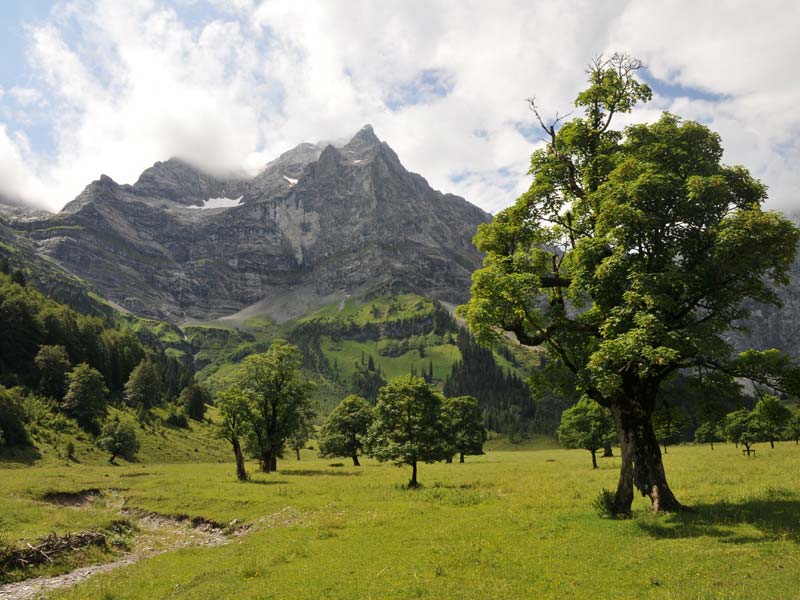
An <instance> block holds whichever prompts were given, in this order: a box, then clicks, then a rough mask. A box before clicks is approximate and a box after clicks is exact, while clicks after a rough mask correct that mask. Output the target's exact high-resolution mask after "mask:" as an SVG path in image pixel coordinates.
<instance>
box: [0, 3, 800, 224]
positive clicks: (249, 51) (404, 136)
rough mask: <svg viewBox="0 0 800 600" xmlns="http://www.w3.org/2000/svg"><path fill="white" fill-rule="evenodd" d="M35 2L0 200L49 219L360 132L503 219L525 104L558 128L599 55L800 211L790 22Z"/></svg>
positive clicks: (3, 136)
mask: <svg viewBox="0 0 800 600" xmlns="http://www.w3.org/2000/svg"><path fill="white" fill-rule="evenodd" d="M711 4H712V3H698V2H696V1H687V0H670V1H667V2H662V3H658V4H655V3H652V2H645V1H637V0H609V1H608V2H602V3H597V2H592V1H590V0H569V1H567V0H564V1H559V0H539V1H535V0H534V1H531V0H504V1H502V2H496V3H487V2H481V1H480V0H463V1H461V2H458V3H452V2H446V1H444V0H442V1H439V0H404V1H402V2H401V1H399V0H397V1H394V0H387V1H386V2H380V3H378V2H371V1H369V0H352V1H351V2H347V3H332V2H327V1H324V0H318V1H315V0H308V1H301V0H293V1H286V0H270V1H260V0H259V1H257V0H174V1H168V0H129V1H126V2H120V1H118V0H59V1H51V2H45V1H43V0H27V1H19V2H14V1H10V2H3V3H0V24H2V31H1V32H0V34H2V35H0V50H2V52H3V57H4V59H3V61H0V194H1V195H4V196H7V197H12V198H16V199H21V200H24V201H27V202H31V203H35V204H38V205H40V206H46V207H48V208H50V209H51V210H57V209H59V208H60V207H61V206H63V204H64V203H66V202H67V201H69V200H70V199H71V198H73V197H74V196H75V195H77V194H78V193H79V192H80V191H81V189H82V188H83V187H84V186H85V185H86V184H87V183H88V182H89V181H91V180H93V179H96V178H97V177H98V176H99V175H100V174H101V173H106V174H108V175H110V176H111V177H113V178H114V179H115V180H117V181H119V182H123V183H124V182H131V181H134V180H135V179H136V177H137V176H138V174H139V173H140V172H141V171H142V170H143V169H144V168H146V167H147V166H149V165H150V164H152V163H153V162H155V161H157V160H164V159H166V158H168V157H170V156H181V157H183V158H185V159H187V160H189V161H191V162H194V163H195V164H197V165H198V166H201V167H203V168H205V169H207V170H209V171H212V172H216V171H220V172H222V171H225V172H228V171H232V170H233V171H245V172H248V173H255V172H257V171H258V169H259V168H261V167H262V166H263V165H264V164H265V163H266V162H268V161H269V160H270V159H271V158H274V157H275V156H276V155H277V154H279V153H280V152H282V151H284V150H286V149H288V148H290V147H292V146H294V145H296V144H298V143H300V142H303V141H317V140H337V139H342V138H346V137H348V136H350V135H352V134H353V133H354V132H356V131H357V130H358V129H359V128H360V127H361V126H362V125H363V124H365V123H372V124H373V126H374V128H375V131H376V133H377V135H378V136H379V137H381V138H382V139H385V140H386V141H388V142H389V143H390V144H391V145H392V147H393V148H395V150H396V151H397V152H398V154H399V156H400V158H401V160H402V161H403V162H404V164H406V166H407V167H408V168H410V169H412V170H414V171H417V172H420V173H421V174H423V175H424V176H425V177H426V178H427V179H428V180H429V181H430V182H431V183H432V184H433V185H434V186H435V187H437V188H439V189H442V190H443V191H448V192H453V193H457V194H460V195H463V196H464V197H466V198H467V199H469V200H470V201H472V202H474V203H476V204H478V205H480V206H481V207H483V208H484V209H486V210H489V211H492V212H495V211H497V210H498V209H500V208H502V207H504V206H507V205H509V204H510V203H511V202H513V200H514V199H515V198H516V196H517V195H519V193H521V192H522V191H523V190H524V189H525V188H526V187H527V184H528V178H527V176H526V174H525V173H526V171H527V163H528V159H529V156H530V154H531V152H532V151H533V150H534V149H535V147H536V145H537V144H538V143H540V142H539V140H538V138H539V136H538V134H537V133H536V131H535V127H533V123H532V120H531V114H530V113H529V111H528V109H527V104H526V103H525V99H526V98H528V97H530V96H533V95H535V96H536V97H537V99H538V100H539V102H540V104H542V106H543V107H544V109H545V111H546V112H549V113H550V114H554V113H555V112H556V111H560V112H562V113H563V112H566V111H568V110H569V109H570V107H571V103H572V100H573V99H574V96H575V94H576V92H577V91H579V90H580V89H581V87H582V86H583V79H584V73H583V69H584V66H585V64H586V63H587V62H588V61H589V59H591V58H592V57H593V56H594V55H596V54H598V53H600V52H610V51H616V50H622V51H627V52H629V53H631V54H633V55H635V56H638V57H640V58H641V59H642V60H644V61H645V63H646V64H647V65H648V69H647V70H646V71H644V72H642V78H643V79H644V80H645V81H647V82H648V83H649V84H650V85H651V87H652V88H653V90H654V93H655V97H654V100H653V101H652V102H651V103H649V104H648V105H644V106H642V107H639V108H637V110H636V111H635V113H634V114H633V115H631V116H630V117H628V118H627V121H628V122H629V121H631V120H638V121H641V120H653V119H655V118H657V117H658V115H659V114H660V112H661V111H662V110H669V111H671V112H674V113H676V114H679V115H682V116H684V117H686V118H691V119H696V120H700V121H702V122H704V123H707V124H708V125H710V126H711V127H712V128H714V129H715V130H717V131H719V132H720V134H721V135H722V138H723V143H724V145H725V148H726V157H725V158H726V160H727V161H728V162H731V163H741V164H745V165H746V166H748V167H749V168H750V169H751V170H752V171H753V172H754V173H755V174H756V175H757V176H758V177H760V178H762V179H763V180H764V181H765V182H766V183H767V184H768V185H769V186H770V190H771V198H772V199H771V201H770V202H771V205H772V206H775V207H779V208H783V209H787V210H795V209H796V208H798V207H800V203H798V200H797V195H798V192H799V191H800V175H798V173H797V170H796V169H795V168H794V165H796V164H797V161H798V160H800V144H799V143H798V141H797V140H798V139H800V109H798V106H800V77H797V76H787V74H791V73H797V72H798V67H797V65H796V64H795V60H796V57H797V56H798V55H800V42H799V41H798V36H797V35H796V31H795V25H796V23H797V22H800V8H798V5H797V4H796V3H794V2H789V1H780V0H774V1H773V2H771V4H770V7H771V10H769V11H764V10H761V9H760V8H759V7H758V6H755V4H754V3H748V2H745V1H739V0H729V1H727V2H718V3H713V6H712V5H711Z"/></svg>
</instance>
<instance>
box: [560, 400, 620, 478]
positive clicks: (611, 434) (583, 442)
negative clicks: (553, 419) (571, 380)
mask: <svg viewBox="0 0 800 600" xmlns="http://www.w3.org/2000/svg"><path fill="white" fill-rule="evenodd" d="M616 436H617V433H616V430H615V429H614V421H613V419H612V418H611V411H609V410H608V409H606V408H603V407H602V406H600V405H599V404H597V402H594V401H593V400H590V399H589V398H581V399H580V400H579V401H578V403H577V404H576V405H575V406H573V407H572V408H568V409H567V410H565V411H564V412H563V413H562V415H561V424H560V425H559V426H558V441H559V443H560V444H561V445H562V446H564V447H565V448H583V449H584V450H588V451H589V452H591V453H592V468H593V469H596V468H597V451H598V450H600V449H602V448H604V447H605V445H606V444H610V443H613V441H614V440H615V439H616Z"/></svg>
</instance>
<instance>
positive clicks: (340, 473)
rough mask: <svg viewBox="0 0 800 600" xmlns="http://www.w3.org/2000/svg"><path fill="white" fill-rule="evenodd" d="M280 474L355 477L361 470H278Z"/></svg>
mask: <svg viewBox="0 0 800 600" xmlns="http://www.w3.org/2000/svg"><path fill="white" fill-rule="evenodd" d="M278 472H279V473H280V474H281V475H331V476H333V477H357V476H359V475H361V471H325V470H322V469H292V470H291V471H283V470H281V471H278Z"/></svg>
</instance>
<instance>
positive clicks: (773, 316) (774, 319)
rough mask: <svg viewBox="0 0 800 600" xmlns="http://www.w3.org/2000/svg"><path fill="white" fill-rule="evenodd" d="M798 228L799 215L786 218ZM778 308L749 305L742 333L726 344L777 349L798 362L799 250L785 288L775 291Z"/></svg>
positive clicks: (736, 334)
mask: <svg viewBox="0 0 800 600" xmlns="http://www.w3.org/2000/svg"><path fill="white" fill-rule="evenodd" d="M788 216H789V218H791V219H792V220H793V221H794V222H795V223H796V224H797V225H798V226H800V214H795V215H788ZM778 296H779V297H780V299H781V303H782V306H781V307H777V306H764V305H756V304H753V305H751V306H750V307H749V308H750V310H751V314H750V319H748V321H747V322H746V323H743V324H742V326H743V327H744V330H743V331H741V332H737V333H734V334H732V335H731V336H730V340H731V342H732V343H733V345H734V347H735V348H736V349H737V350H744V349H746V348H756V349H759V350H766V349H769V348H778V349H779V350H783V351H784V352H788V353H789V354H790V355H791V356H793V357H794V358H798V359H800V248H798V250H797V256H796V257H795V261H794V265H792V270H791V275H790V282H789V285H787V286H785V287H781V288H779V289H778Z"/></svg>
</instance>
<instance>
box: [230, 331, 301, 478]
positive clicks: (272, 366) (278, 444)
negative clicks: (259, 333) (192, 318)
mask: <svg viewBox="0 0 800 600" xmlns="http://www.w3.org/2000/svg"><path fill="white" fill-rule="evenodd" d="M300 364H301V357H300V352H299V350H298V349H297V347H296V346H293V345H292V344H289V343H288V342H286V341H285V340H282V339H278V340H275V341H274V342H273V343H272V345H271V346H270V347H269V349H268V350H267V351H266V352H264V353H262V354H251V355H250V356H248V357H247V358H245V359H244V361H242V364H241V365H240V366H239V368H238V369H237V370H236V374H235V377H234V380H235V384H234V387H235V388H237V389H239V390H242V391H243V392H245V393H246V394H247V395H248V397H249V398H250V399H251V402H252V408H251V411H250V426H251V427H250V444H251V447H252V448H253V449H254V450H255V451H256V452H257V453H258V456H259V461H260V465H261V470H262V471H265V472H269V471H274V470H276V468H277V467H276V464H277V459H278V457H280V456H282V452H283V447H284V444H285V443H286V441H287V440H288V439H289V438H290V436H291V435H292V434H294V433H295V431H297V430H298V429H299V428H301V427H302V426H304V425H305V424H306V423H308V422H309V421H310V420H311V417H312V407H311V401H310V399H309V392H310V387H309V383H308V382H307V381H306V380H305V379H304V378H303V376H302V374H301V372H300Z"/></svg>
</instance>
